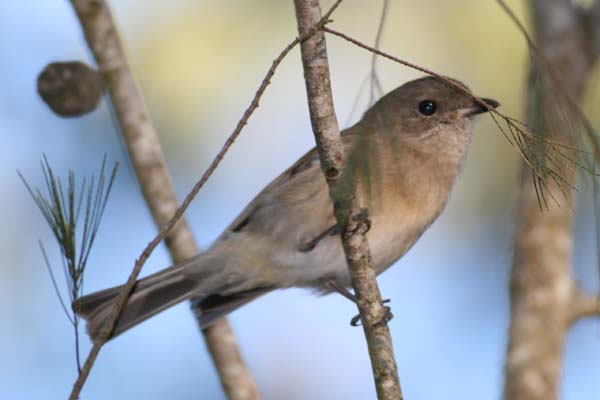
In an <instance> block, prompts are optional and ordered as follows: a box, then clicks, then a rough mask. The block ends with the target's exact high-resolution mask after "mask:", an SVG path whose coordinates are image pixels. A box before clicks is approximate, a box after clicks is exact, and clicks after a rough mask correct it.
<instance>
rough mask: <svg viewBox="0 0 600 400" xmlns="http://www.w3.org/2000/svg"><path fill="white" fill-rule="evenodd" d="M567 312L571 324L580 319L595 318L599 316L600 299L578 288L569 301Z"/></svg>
mask: <svg viewBox="0 0 600 400" xmlns="http://www.w3.org/2000/svg"><path fill="white" fill-rule="evenodd" d="M569 311H570V316H569V320H570V322H571V323H573V322H575V321H577V320H578V319H580V318H585V317H597V316H599V315H600V298H599V297H597V296H594V295H592V294H590V293H587V292H584V291H583V290H582V289H581V288H578V289H577V290H576V291H575V292H574V294H573V297H572V299H571V306H570V308H569Z"/></svg>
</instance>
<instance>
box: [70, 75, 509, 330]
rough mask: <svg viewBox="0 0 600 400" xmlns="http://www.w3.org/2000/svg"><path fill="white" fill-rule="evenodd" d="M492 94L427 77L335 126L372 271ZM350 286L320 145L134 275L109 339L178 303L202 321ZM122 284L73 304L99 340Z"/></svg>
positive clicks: (442, 183) (454, 165) (439, 195)
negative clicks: (186, 253) (157, 266)
mask: <svg viewBox="0 0 600 400" xmlns="http://www.w3.org/2000/svg"><path fill="white" fill-rule="evenodd" d="M498 106H499V103H498V102H497V101H495V100H492V99H489V98H478V97H475V96H474V95H473V94H471V91H470V90H469V88H468V87H467V86H466V85H464V84H463V83H461V82H460V81H458V80H455V79H452V78H445V77H439V76H438V77H433V76H426V77H423V78H420V79H416V80H413V81H410V82H407V83H405V84H403V85H401V86H400V87H398V88H396V89H394V90H392V91H391V92H389V93H388V94H386V95H384V96H383V97H381V98H380V99H379V100H378V101H377V102H376V103H375V104H374V105H373V106H372V107H371V108H370V109H368V110H367V111H366V112H365V113H364V115H363V117H362V118H361V119H360V121H359V122H357V123H356V124H355V125H353V126H351V127H349V128H347V129H345V130H343V131H342V132H341V139H342V142H343V145H344V149H345V152H346V154H347V155H348V156H347V163H346V167H345V169H344V173H343V175H342V178H343V179H350V180H351V181H352V182H353V183H354V184H355V187H356V200H357V203H358V204H359V206H360V207H362V208H364V209H366V210H368V218H369V220H370V229H369V230H368V232H367V234H366V235H367V240H368V243H369V246H370V250H371V255H372V259H373V265H374V268H375V272H376V273H377V274H380V273H382V272H383V271H385V270H386V269H387V268H389V267H390V266H391V265H392V264H394V263H395V262H396V261H397V260H398V259H400V258H401V257H402V256H403V255H404V254H405V253H406V252H407V251H408V250H409V249H410V248H411V247H412V246H413V244H414V243H415V242H416V241H417V240H418V239H419V238H420V237H421V235H422V234H423V233H424V232H425V230H426V229H427V228H428V227H429V226H430V225H431V224H432V223H433V221H434V220H435V219H436V218H437V217H438V216H439V215H440V213H441V212H442V210H443V209H444V207H445V205H446V203H447V201H448V197H449V195H450V192H451V190H452V187H453V186H454V182H455V181H456V178H457V176H458V175H459V173H460V170H461V166H462V164H463V162H464V159H465V156H466V153H467V149H468V147H469V144H470V142H471V133H472V128H473V121H474V118H475V117H476V116H477V115H479V114H482V113H485V112H487V111H490V110H492V109H495V108H496V107H498ZM291 287H299V288H307V289H311V290H313V291H314V292H316V293H318V294H322V295H324V294H329V293H332V292H340V293H342V294H344V293H346V294H347V293H349V291H348V288H350V287H351V282H350V275H349V271H348V267H347V264H346V259H345V257H344V252H343V248H342V244H341V238H340V235H339V229H338V227H337V224H336V220H335V218H334V214H333V205H332V203H331V200H330V197H329V192H328V186H327V182H326V179H325V177H324V175H323V172H322V171H321V168H320V163H319V156H318V152H317V149H316V148H313V149H311V150H310V151H308V152H307V153H306V154H305V155H304V156H302V157H301V158H300V159H298V160H297V161H296V162H295V163H294V164H292V166H290V167H289V168H288V169H287V170H285V171H284V172H283V173H281V174H280V175H279V176H278V177H276V178H275V179H274V180H273V181H272V182H271V183H269V184H268V185H267V186H266V187H265V188H264V189H263V190H262V191H260V192H259V193H258V195H256V197H255V198H254V199H253V200H252V201H251V202H250V203H249V204H248V205H247V206H246V208H245V209H244V210H243V211H242V212H241V213H240V214H239V216H238V217H237V218H235V220H234V221H233V222H232V223H231V224H230V225H229V226H228V227H227V228H226V229H225V230H224V231H223V233H222V234H221V235H220V236H219V237H218V238H217V239H216V240H215V241H214V242H213V243H212V245H211V246H210V247H208V248H207V249H206V250H205V251H204V252H201V253H200V254H198V255H196V256H194V257H192V258H189V259H187V260H185V261H183V262H181V263H178V264H176V265H173V266H171V267H168V268H166V269H163V270H161V271H159V272H157V273H154V274H152V275H149V276H147V277H145V278H142V279H140V280H138V281H137V282H136V285H135V286H134V289H133V291H132V293H131V294H130V296H129V298H128V301H127V304H126V306H125V308H124V309H123V310H122V312H121V314H120V316H119V318H118V319H117V322H116V324H115V327H114V329H113V331H112V333H111V336H110V339H112V338H114V337H116V336H117V335H119V334H121V333H123V332H125V331H127V330H129V329H130V328H132V327H134V326H136V325H138V324H139V323H141V322H143V321H145V320H147V319H148V318H150V317H152V316H154V315H156V314H158V313H160V312H162V311H164V310H166V309H168V308H170V307H172V306H174V305H176V304H178V303H180V302H182V301H184V300H192V301H191V303H192V309H193V311H194V313H195V314H196V315H197V317H198V320H199V322H200V325H201V326H202V327H208V326H210V325H211V324H212V323H213V322H214V321H215V320H217V319H218V318H220V317H223V316H225V315H227V314H229V313H230V312H232V311H234V310H236V309H238V308H239V307H241V306H243V305H245V304H247V303H248V302H250V301H252V300H254V299H256V298H258V297H260V296H262V295H264V294H266V293H268V292H271V291H273V290H277V289H286V288H291ZM121 289H122V286H116V287H113V288H109V289H105V290H101V291H99V292H96V293H92V294H89V295H86V296H83V297H81V298H79V299H77V300H75V301H74V302H73V304H72V308H73V310H74V311H75V312H76V313H77V314H78V315H79V316H80V317H82V318H84V319H85V320H87V332H88V334H89V336H90V337H91V339H92V340H94V341H95V340H97V339H98V337H99V334H100V331H101V329H102V327H103V325H104V324H105V322H106V320H107V319H108V318H109V317H110V315H111V312H112V309H113V307H114V305H115V303H116V301H117V298H118V294H119V293H120V291H121Z"/></svg>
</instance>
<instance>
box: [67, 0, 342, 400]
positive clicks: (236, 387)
mask: <svg viewBox="0 0 600 400" xmlns="http://www.w3.org/2000/svg"><path fill="white" fill-rule="evenodd" d="M72 1H75V0H72ZM340 2H341V1H338V2H336V3H335V4H334V5H333V6H332V7H331V8H330V9H329V10H328V12H327V13H326V14H325V15H324V16H323V18H321V19H320V20H319V21H318V22H317V23H316V24H315V25H314V26H313V27H311V29H309V31H308V32H307V33H306V34H304V35H301V36H299V37H297V38H295V39H294V40H293V41H292V42H291V43H290V44H289V45H287V46H286V47H285V49H284V50H283V51H282V52H281V53H280V54H279V56H278V57H277V58H276V59H275V60H274V61H273V63H272V65H271V67H270V68H269V70H268V71H267V74H266V75H265V77H264V79H263V80H262V82H261V84H260V86H259V88H258V90H257V91H256V93H255V95H254V97H253V99H252V101H251V103H250V105H249V106H248V108H247V109H246V110H245V111H244V113H243V115H242V118H241V119H240V120H239V121H238V123H237V125H236V127H235V129H234V130H233V132H232V133H231V134H230V135H229V137H228V138H227V139H226V141H225V143H224V144H223V146H222V148H221V150H219V152H218V154H217V155H216V157H215V158H214V159H213V161H212V162H211V164H210V165H209V166H208V168H207V169H206V171H205V172H204V174H203V175H202V177H201V178H200V179H199V180H198V181H197V182H196V183H195V184H194V187H193V188H192V189H191V190H190V192H189V193H188V195H187V196H186V197H185V199H184V200H183V202H182V203H181V206H179V208H177V209H176V211H175V213H174V214H173V216H172V217H171V218H170V219H168V221H167V222H166V223H164V225H162V227H161V228H160V230H159V232H158V234H157V235H156V236H155V237H154V239H152V241H150V242H149V243H148V245H147V246H146V248H145V249H144V250H143V251H142V253H141V254H140V256H139V257H138V259H137V260H136V262H135V265H134V267H133V270H132V271H131V274H130V276H129V278H128V279H127V282H126V283H125V285H124V286H123V290H122V292H121V294H120V295H119V299H118V301H117V302H116V304H115V307H114V309H113V312H112V314H111V316H110V318H109V319H108V321H107V323H106V325H105V326H104V327H103V329H102V332H101V333H100V335H99V339H98V341H96V342H95V343H94V346H93V347H92V350H91V351H90V354H89V355H88V358H87V359H86V362H85V364H84V366H83V368H82V372H81V374H80V375H79V377H78V379H77V381H76V382H75V384H74V386H73V391H72V393H71V396H70V399H72V400H75V399H77V398H78V396H79V393H80V392H81V389H82V387H83V384H84V383H85V381H86V379H87V376H88V375H89V372H90V370H91V368H92V366H93V364H94V362H95V360H96V357H97V356H98V353H99V352H100V349H101V348H102V346H103V345H104V343H106V340H107V338H108V337H109V336H110V333H111V332H112V330H113V328H114V325H115V323H116V321H117V319H118V317H119V314H120V313H121V311H122V310H123V308H124V306H125V304H126V303H127V298H128V296H129V294H130V293H131V290H132V289H133V286H134V285H135V282H136V279H137V276H138V275H139V273H140V271H141V268H142V266H143V265H144V263H145V262H146V260H147V259H148V257H149V256H150V254H152V252H153V251H154V249H155V248H156V246H158V244H159V243H160V242H161V241H162V240H163V239H164V238H166V237H167V235H168V234H169V232H170V231H171V229H173V228H174V226H176V224H177V221H178V220H179V219H180V218H181V217H182V216H183V214H184V213H185V211H186V210H187V208H188V207H189V205H190V203H191V202H192V200H193V199H194V197H195V196H196V195H197V194H198V192H199V191H200V189H202V187H203V186H204V184H205V183H206V182H207V181H208V179H209V177H210V176H211V175H212V173H213V172H214V171H215V170H216V168H217V166H218V165H219V163H220V162H221V160H222V159H223V157H224V156H225V154H226V153H227V151H228V150H229V148H230V147H231V145H233V143H234V141H235V140H236V139H237V137H238V136H239V135H240V134H241V132H242V129H243V128H244V126H245V125H246V124H247V123H248V120H249V118H250V116H251V115H252V113H253V112H254V111H255V110H256V109H257V108H258V105H259V102H260V99H261V97H262V95H263V94H264V92H265V90H266V89H267V86H268V85H269V84H270V82H271V79H272V78H273V76H274V75H275V71H276V69H277V67H278V66H279V64H281V62H282V61H283V59H284V58H285V56H286V55H287V54H288V53H289V52H290V51H291V50H292V49H293V48H294V47H295V46H296V45H297V44H298V43H300V42H302V41H304V40H306V38H308V37H309V36H310V35H313V34H314V33H315V32H316V31H317V30H319V29H321V28H322V27H323V26H324V25H325V24H326V23H327V22H328V19H329V17H330V16H331V14H332V13H333V11H334V10H335V9H336V8H337V6H338V5H339V3H340ZM78 6H79V7H83V10H82V11H81V12H82V16H81V17H80V20H81V21H82V26H83V27H84V31H85V32H86V37H87V35H88V33H87V29H92V28H93V27H94V25H95V23H90V24H88V23H87V20H86V18H87V17H86V15H87V12H86V11H87V10H88V6H89V5H88V4H87V3H86V4H84V5H78ZM74 7H75V3H74ZM89 7H92V6H89ZM101 7H102V8H103V10H102V13H101V16H100V17H98V18H100V19H101V20H103V19H108V23H110V26H111V28H110V29H108V31H111V32H112V35H114V36H115V37H113V38H111V39H112V40H113V41H116V44H117V45H118V48H119V50H120V51H119V52H118V54H119V58H120V59H121V62H113V64H108V63H107V64H108V65H126V64H125V63H126V59H125V56H124V55H123V52H122V46H121V44H120V40H119V38H118V36H117V33H116V28H115V27H114V24H113V23H112V19H111V18H112V17H111V16H110V12H109V10H108V8H107V6H106V4H102V5H101ZM76 10H77V8H76ZM92 11H93V10H92ZM78 16H79V11H78ZM84 22H85V23H84ZM103 22H104V23H106V21H103ZM104 32H105V30H103V31H102V32H98V35H99V36H100V37H102V35H101V34H100V33H104ZM93 33H94V31H92V32H91V34H93ZM88 42H92V43H96V42H95V41H94V40H90V39H88ZM94 54H95V53H94ZM101 54H103V53H101ZM96 58H97V62H98V64H99V65H100V66H101V65H102V64H101V63H100V61H99V59H98V56H96ZM107 70H108V71H110V69H107ZM123 73H124V74H126V75H127V76H128V77H129V78H128V81H129V83H130V84H132V85H133V86H132V87H133V89H134V91H135V94H136V95H137V96H138V97H139V98H140V99H141V95H140V94H139V90H137V86H135V82H134V81H133V77H132V75H131V72H130V71H129V69H128V68H127V69H126V70H125V71H123ZM138 106H139V107H140V109H141V110H143V116H144V117H143V118H141V119H142V120H143V121H149V119H148V117H147V112H146V111H145V109H144V106H143V101H141V102H140V103H138ZM115 108H117V107H116V105H115ZM117 111H118V108H117ZM119 122H120V123H121V119H120V118H119ZM150 128H151V129H152V131H151V132H154V130H153V128H152V127H151V126H150ZM122 129H124V128H122ZM154 135H155V134H154ZM128 144H129V142H128ZM159 150H160V147H159ZM167 178H168V177H167ZM181 223H182V222H180V223H179V224H177V226H179V225H180V224H181ZM159 226H160V225H159ZM190 237H191V236H190ZM204 335H205V338H206V343H207V346H208V348H209V351H210V352H211V355H212V357H213V360H214V361H215V364H216V365H218V366H219V367H218V372H219V374H220V376H221V383H222V385H223V387H224V388H225V391H226V393H227V394H228V395H229V396H230V398H232V399H253V398H257V397H258V394H257V391H256V389H255V384H254V382H253V381H252V378H251V377H250V375H249V374H246V372H247V369H246V367H245V365H244V364H243V363H240V362H238V360H239V359H240V356H239V351H237V348H236V343H235V337H234V336H233V333H232V332H231V329H230V328H229V325H228V324H224V323H222V322H218V321H217V322H216V323H214V324H213V325H211V327H210V329H209V330H206V331H205V332H204ZM223 342H224V343H225V344H226V345H227V346H223ZM221 367H222V368H221ZM243 374H246V377H247V378H248V379H249V380H250V382H249V383H247V384H245V382H244V381H242V376H243ZM236 377H237V378H236ZM238 378H239V380H238ZM246 382H248V381H246ZM232 393H233V394H232ZM252 396H256V397H252Z"/></svg>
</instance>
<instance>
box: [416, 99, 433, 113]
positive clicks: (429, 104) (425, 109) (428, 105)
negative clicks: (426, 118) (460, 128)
mask: <svg viewBox="0 0 600 400" xmlns="http://www.w3.org/2000/svg"><path fill="white" fill-rule="evenodd" d="M435 110H437V104H435V101H433V100H423V101H422V102H420V103H419V112H420V113H421V114H423V115H433V114H434V113H435Z"/></svg>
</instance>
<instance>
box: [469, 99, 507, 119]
mask: <svg viewBox="0 0 600 400" xmlns="http://www.w3.org/2000/svg"><path fill="white" fill-rule="evenodd" d="M478 100H479V101H477V102H475V103H474V104H473V105H472V106H471V107H468V108H464V109H463V110H462V111H463V115H464V116H465V117H473V116H475V115H478V114H483V113H486V112H488V111H490V108H496V107H498V106H499V105H500V103H498V102H497V101H496V100H492V99H486V98H485V97H480V98H479V99H478ZM482 103H483V104H482ZM486 106H487V107H486Z"/></svg>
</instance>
